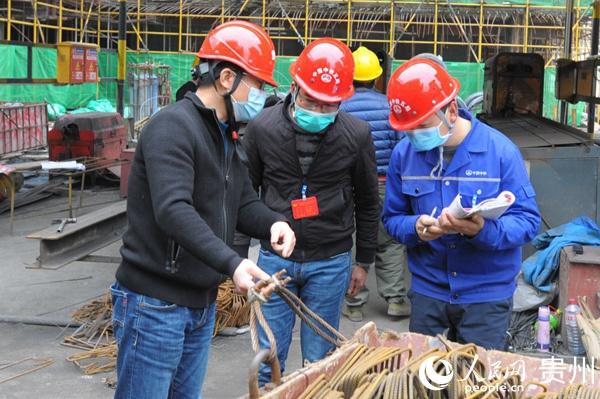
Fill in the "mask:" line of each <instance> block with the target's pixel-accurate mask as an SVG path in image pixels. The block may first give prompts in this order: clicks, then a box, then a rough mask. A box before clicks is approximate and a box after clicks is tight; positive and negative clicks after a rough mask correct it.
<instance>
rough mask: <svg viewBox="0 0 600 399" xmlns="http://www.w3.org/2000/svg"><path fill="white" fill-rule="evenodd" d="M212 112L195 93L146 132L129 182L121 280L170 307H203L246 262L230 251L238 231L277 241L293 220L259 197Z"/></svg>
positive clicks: (158, 116)
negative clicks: (279, 230)
mask: <svg viewBox="0 0 600 399" xmlns="http://www.w3.org/2000/svg"><path fill="white" fill-rule="evenodd" d="M224 144H225V142H224V135H223V134H222V132H221V130H220V127H219V125H218V121H217V117H216V114H215V112H214V110H212V109H208V108H205V107H204V105H203V104H202V102H201V101H200V99H199V98H198V97H197V96H196V94H195V93H188V94H186V96H185V97H184V99H183V100H181V101H179V102H176V103H175V104H173V105H170V106H169V107H167V108H165V109H164V110H162V111H160V112H159V113H157V114H156V115H155V116H154V117H152V119H151V120H150V121H149V122H148V125H147V126H146V127H145V128H144V130H143V132H142V134H141V137H140V140H139V142H138V146H137V148H136V152H135V157H134V159H133V164H132V167H131V174H130V175H129V188H128V198H127V218H128V223H129V225H128V229H127V232H126V233H125V235H124V236H123V246H122V247H121V255H122V257H123V260H122V262H121V265H120V266H119V268H118V270H117V280H118V281H119V282H120V283H121V284H122V285H123V286H125V287H126V288H128V289H130V290H132V291H134V292H138V293H140V294H144V295H148V296H151V297H154V298H158V299H161V300H164V301H167V302H171V303H175V304H178V305H182V306H187V307H191V308H202V307H205V306H207V305H210V304H211V303H213V302H214V301H215V299H216V294H217V287H218V285H219V283H220V282H222V281H223V278H224V276H223V275H228V276H233V273H234V271H235V270H236V268H237V266H238V265H239V264H240V262H241V261H242V260H243V259H242V258H241V257H240V256H238V255H237V254H236V252H234V251H233V250H232V249H231V248H230V247H229V246H228V245H231V244H232V242H233V233H234V232H235V229H236V228H237V229H238V230H240V231H241V232H243V233H245V234H247V235H249V236H252V237H258V238H261V239H267V240H268V239H269V236H270V228H271V226H272V225H273V223H275V222H276V221H284V220H286V219H285V217H283V216H282V215H280V214H277V213H275V212H273V211H271V210H270V209H268V208H267V207H266V206H265V205H264V204H263V203H262V202H261V201H260V200H259V199H258V196H257V195H256V192H255V191H254V189H253V187H252V183H251V182H250V179H249V177H248V172H247V169H246V166H245V165H244V164H243V163H242V161H241V160H240V157H239V154H238V150H236V148H235V146H236V145H235V144H234V142H233V141H232V140H231V138H227V144H228V145H227V147H228V152H227V156H225V148H224Z"/></svg>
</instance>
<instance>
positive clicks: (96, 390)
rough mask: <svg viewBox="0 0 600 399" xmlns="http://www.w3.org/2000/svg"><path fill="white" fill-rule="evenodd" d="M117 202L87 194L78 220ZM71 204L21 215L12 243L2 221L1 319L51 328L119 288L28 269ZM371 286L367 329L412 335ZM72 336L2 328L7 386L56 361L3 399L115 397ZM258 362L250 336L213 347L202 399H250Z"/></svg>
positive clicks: (64, 272) (3, 218) (296, 358)
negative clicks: (87, 368)
mask: <svg viewBox="0 0 600 399" xmlns="http://www.w3.org/2000/svg"><path fill="white" fill-rule="evenodd" d="M116 200H118V192H115V191H100V192H95V193H91V192H86V196H85V200H84V208H82V209H81V210H80V211H79V212H78V214H80V215H81V214H84V213H87V212H91V211H93V210H95V209H98V208H99V207H102V206H103V205H106V204H107V203H109V202H112V201H116ZM75 203H76V204H77V203H78V202H77V201H75ZM66 204H67V201H66V198H65V197H54V198H50V199H48V200H45V201H42V202H39V203H36V204H32V205H30V206H27V207H24V208H21V209H18V210H17V212H16V219H15V230H14V234H13V235H11V234H10V228H9V226H10V224H9V219H8V215H7V214H4V215H0V276H2V277H1V278H0V319H7V318H10V317H30V316H35V317H43V318H46V319H47V320H48V321H50V322H52V321H60V320H65V319H68V318H69V315H70V313H72V312H73V311H74V310H76V309H77V308H78V307H79V306H81V305H82V304H84V303H86V302H88V301H90V300H92V299H94V298H97V297H99V296H101V295H103V294H104V293H105V292H106V290H107V288H108V286H109V285H110V284H111V283H112V281H113V278H114V272H115V269H116V265H115V264H106V263H88V262H75V263H72V264H70V265H67V266H65V267H63V268H61V269H59V270H32V269H28V268H26V266H27V265H31V264H32V263H33V262H34V261H35V258H36V256H37V255H38V251H39V247H38V246H39V244H38V242H37V241H35V240H28V239H26V238H25V236H26V235H27V234H29V233H31V232H34V231H37V230H41V229H43V228H45V227H47V226H49V225H50V223H51V221H52V220H53V219H57V218H61V217H64V216H65V215H66V209H65V208H66ZM118 249H119V243H115V244H113V245H111V246H109V247H107V248H105V249H103V250H102V251H99V252H98V253H97V254H101V255H110V256H118ZM256 251H257V248H256V247H255V248H253V253H254V255H256ZM371 274H373V273H372V272H371ZM368 285H369V287H370V288H371V289H372V295H371V299H370V301H369V304H368V305H367V306H366V309H365V314H366V320H365V322H366V321H367V320H373V321H375V323H376V324H377V326H378V327H379V328H381V329H393V330H396V331H407V329H408V320H407V319H402V320H400V321H391V320H389V319H388V318H387V317H386V316H385V302H384V301H383V300H381V299H380V298H378V297H377V295H376V290H375V276H374V275H371V276H370V277H369V283H368ZM362 324H363V323H352V322H350V321H348V320H346V319H343V320H342V325H341V331H342V332H343V333H344V334H345V335H346V336H351V335H352V334H353V332H354V331H355V330H356V329H357V328H358V327H360V326H361V325H362ZM298 330H299V328H298V323H297V325H296V329H295V334H294V343H293V344H292V348H291V350H290V355H289V359H288V363H287V369H288V370H294V369H297V368H299V367H300V350H299V346H300V345H299V342H298V341H299V336H298ZM72 331H73V330H72V329H65V328H62V327H55V326H38V325H25V324H14V323H6V322H0V381H1V380H3V379H5V378H7V377H10V376H12V375H14V374H17V373H19V372H21V371H23V370H25V369H26V368H28V367H30V366H31V363H26V364H23V365H22V367H20V368H19V367H17V366H15V367H11V368H8V369H1V367H2V365H6V364H9V363H12V362H15V361H17V360H20V359H24V358H29V357H35V358H52V359H53V360H54V363H53V364H52V365H51V366H49V367H47V368H44V369H41V370H39V371H36V372H34V373H32V374H29V375H25V376H22V377H19V378H16V379H14V380H12V381H9V382H5V383H1V384H0V399H8V398H11V399H12V398H32V397H39V398H47V399H54V398H56V399H70V398H88V399H101V398H102V399H104V398H112V396H113V393H114V391H113V390H112V389H110V388H108V387H107V386H106V385H105V383H104V381H103V380H104V379H105V378H107V377H112V378H114V373H105V374H98V375H94V376H85V375H83V373H82V372H81V371H80V370H79V368H77V367H76V366H75V365H73V364H72V363H70V362H68V361H67V360H65V358H66V357H67V356H69V355H71V354H73V353H75V352H76V350H74V349H70V348H67V347H64V346H61V345H60V342H61V341H62V337H63V336H64V335H69V334H70V333H71V332H72ZM252 357H253V352H252V348H251V344H250V336H249V334H245V335H240V336H237V337H217V338H216V339H214V341H213V344H212V353H211V357H210V363H209V369H208V374H207V377H206V381H205V384H204V389H203V397H204V398H208V399H211V398H227V399H229V398H236V397H239V396H241V395H244V394H245V393H247V385H248V383H247V373H248V371H247V366H248V365H249V364H250V362H251V359H252ZM224 382H226V383H224Z"/></svg>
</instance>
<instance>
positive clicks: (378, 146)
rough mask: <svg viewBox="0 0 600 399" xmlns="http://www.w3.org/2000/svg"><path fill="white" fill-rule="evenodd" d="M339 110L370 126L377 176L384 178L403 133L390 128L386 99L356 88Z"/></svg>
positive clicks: (380, 95) (369, 90)
mask: <svg viewBox="0 0 600 399" xmlns="http://www.w3.org/2000/svg"><path fill="white" fill-rule="evenodd" d="M340 108H341V110H343V111H346V112H348V113H350V114H352V115H353V116H355V117H357V118H359V119H362V120H364V121H366V122H368V123H369V126H371V135H372V136H373V143H374V144H375V156H376V158H377V174H378V175H379V176H385V175H386V174H387V169H388V165H389V163H390V158H391V157H392V151H393V150H394V147H395V146H396V144H398V142H399V141H400V140H401V139H402V138H404V133H403V132H397V131H395V130H394V129H392V127H391V126H390V122H389V121H388V117H389V113H390V108H389V105H388V101H387V97H386V96H385V95H383V94H381V93H378V92H376V91H375V90H371V89H366V88H358V89H356V92H355V93H354V95H353V96H352V97H350V98H349V99H348V100H346V101H344V102H342V105H341V107H340Z"/></svg>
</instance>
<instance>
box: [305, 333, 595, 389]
mask: <svg viewBox="0 0 600 399" xmlns="http://www.w3.org/2000/svg"><path fill="white" fill-rule="evenodd" d="M439 338H440V340H441V342H442V343H443V346H445V348H440V349H432V350H430V351H428V352H425V353H423V354H421V355H420V356H418V357H413V356H412V353H411V351H410V349H402V348H397V347H368V346H367V345H364V344H361V345H359V346H358V347H357V348H356V349H355V350H354V351H353V352H352V353H351V354H350V355H349V356H348V357H347V358H346V360H345V361H344V362H343V364H342V365H341V367H340V368H339V369H338V370H337V371H336V372H335V373H334V374H333V375H332V376H330V377H327V376H326V375H325V374H322V375H320V376H319V377H318V378H317V379H316V380H315V381H313V382H312V383H311V384H310V385H309V386H308V387H307V388H306V390H305V391H304V393H303V394H302V395H301V396H299V399H398V398H401V399H405V398H406V399H408V398H411V399H412V398H419V399H420V398H423V399H425V398H435V399H437V398H439V399H441V398H453V399H479V398H486V399H490V398H497V399H526V398H539V399H567V398H568V399H570V398H573V399H575V398H600V389H598V388H592V387H587V386H584V385H568V386H566V387H565V388H564V389H563V390H562V391H561V392H558V393H550V392H548V388H547V386H545V385H544V384H541V383H538V382H529V383H525V382H524V381H523V380H522V378H521V375H520V374H519V373H518V372H517V371H516V370H513V369H510V368H506V369H503V370H500V371H499V372H498V371H496V372H495V373H493V374H492V375H488V373H489V372H490V370H488V369H487V368H486V366H485V365H484V363H483V362H482V361H481V360H480V358H479V356H478V355H477V347H476V346H475V345H473V344H468V345H463V346H459V347H456V346H454V345H452V344H450V343H449V342H448V341H446V340H445V339H443V337H439ZM432 373H433V374H434V375H435V376H434V377H431V375H432ZM530 391H531V392H536V391H537V392H539V393H535V394H528V392H530ZM540 391H541V392H540ZM528 395H529V396H528ZM531 395H533V396H531Z"/></svg>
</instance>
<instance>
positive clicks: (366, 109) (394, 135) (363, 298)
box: [340, 46, 410, 321]
mask: <svg viewBox="0 0 600 399" xmlns="http://www.w3.org/2000/svg"><path fill="white" fill-rule="evenodd" d="M352 55H353V58H354V87H355V89H356V91H355V93H354V95H353V96H352V97H350V98H349V99H348V100H346V101H344V102H342V105H341V107H340V109H342V110H343V111H346V112H348V113H350V114H352V115H353V116H355V117H357V118H359V119H362V120H364V121H366V122H368V123H369V125H370V127H371V135H372V137H373V143H374V144H375V156H376V158H377V176H378V179H379V197H380V199H381V203H382V204H383V199H384V196H385V179H386V174H387V169H388V164H389V162H390V158H391V157H392V151H393V149H394V147H395V146H396V144H398V142H399V141H400V140H401V139H402V138H404V133H402V132H399V131H396V130H394V129H393V128H392V127H391V126H390V122H389V120H388V118H389V114H390V108H389V106H388V102H387V98H386V97H385V95H383V94H381V93H379V92H377V91H376V90H375V89H374V86H375V80H376V79H377V78H379V77H380V76H381V74H382V72H383V70H382V68H381V65H380V63H379V59H378V58H377V55H376V54H375V53H374V52H372V51H371V50H369V49H367V48H366V47H363V46H361V47H359V48H358V49H357V50H356V51H354V52H353V53H352ZM406 269H407V260H406V247H405V246H404V245H402V244H399V243H398V242H396V241H395V240H394V239H393V238H392V237H390V236H389V234H388V233H387V232H386V230H385V227H384V226H383V224H382V223H381V222H380V223H379V231H378V234H377V253H376V257H375V275H376V277H377V291H378V292H379V295H380V296H381V297H382V298H384V299H385V300H386V302H387V303H388V308H387V314H388V316H391V317H402V316H408V315H410V302H409V301H408V300H407V298H406V291H407V284H406V282H405V277H408V276H407V270H406ZM368 298H369V290H368V289H367V288H366V287H365V288H363V289H362V290H361V291H360V292H359V293H358V294H357V295H355V296H354V297H349V296H347V297H346V301H345V306H344V309H343V313H344V315H345V316H346V317H348V318H349V319H350V320H352V321H362V319H363V312H362V307H363V305H364V304H365V303H367V300H368Z"/></svg>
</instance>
